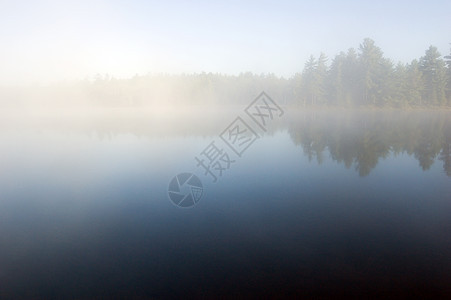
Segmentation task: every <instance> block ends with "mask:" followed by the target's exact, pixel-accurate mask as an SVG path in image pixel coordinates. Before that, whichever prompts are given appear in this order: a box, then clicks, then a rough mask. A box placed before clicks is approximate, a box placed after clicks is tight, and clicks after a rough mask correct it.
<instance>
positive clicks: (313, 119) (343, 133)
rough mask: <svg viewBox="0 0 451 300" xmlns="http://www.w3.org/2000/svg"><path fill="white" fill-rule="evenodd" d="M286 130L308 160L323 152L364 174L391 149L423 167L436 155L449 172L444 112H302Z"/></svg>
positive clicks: (450, 130) (450, 126)
mask: <svg viewBox="0 0 451 300" xmlns="http://www.w3.org/2000/svg"><path fill="white" fill-rule="evenodd" d="M300 114H301V116H298V117H297V118H296V119H295V121H292V122H290V125H289V129H288V130H289V133H290V136H291V138H292V140H293V142H294V143H295V144H296V145H300V146H301V147H302V149H303V151H304V153H305V154H306V155H307V157H308V158H309V160H312V159H314V158H316V160H317V161H318V162H319V163H321V162H322V161H323V159H324V155H325V152H326V151H328V153H329V155H330V157H331V158H332V159H333V160H334V161H337V162H339V163H343V164H344V165H345V166H346V167H347V168H350V167H352V166H354V168H355V169H356V171H357V172H358V173H359V175H360V176H366V175H368V174H369V173H370V172H371V170H372V169H374V167H376V165H377V163H378V162H379V160H380V159H381V158H382V159H383V158H386V157H387V156H388V155H390V154H394V155H396V154H399V153H407V154H409V155H412V156H414V157H415V158H416V159H417V160H418V162H419V165H420V167H421V168H422V169H423V170H428V169H429V168H430V167H431V166H432V164H433V163H434V161H435V160H436V159H437V158H438V159H439V160H441V161H443V168H444V170H445V173H446V174H447V175H448V176H451V120H450V118H449V113H447V112H439V111H437V112H428V113H425V112H420V111H415V112H405V111H390V112H386V111H385V112H382V111H353V112H344V111H342V113H337V112H336V111H334V112H302V113H300Z"/></svg>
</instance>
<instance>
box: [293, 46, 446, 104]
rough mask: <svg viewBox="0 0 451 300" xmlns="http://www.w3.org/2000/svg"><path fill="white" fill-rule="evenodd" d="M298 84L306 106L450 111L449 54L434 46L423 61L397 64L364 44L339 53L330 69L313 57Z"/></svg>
mask: <svg viewBox="0 0 451 300" xmlns="http://www.w3.org/2000/svg"><path fill="white" fill-rule="evenodd" d="M296 82H297V86H296V90H295V92H296V96H297V97H296V98H297V99H299V100H301V101H302V104H303V105H307V104H310V105H321V104H332V105H340V106H350V105H374V106H385V105H390V106H398V107H402V106H417V105H419V106H423V105H434V106H446V105H451V54H450V55H448V56H445V57H444V58H442V56H441V54H440V53H439V52H438V50H437V48H436V47H434V46H430V47H429V48H428V49H427V50H426V51H425V54H424V56H422V57H421V58H420V59H415V60H413V61H412V62H411V63H407V64H405V63H401V62H398V63H397V64H394V63H393V61H392V60H390V59H388V58H386V57H384V55H383V52H382V50H381V49H380V48H379V47H378V46H376V44H375V42H374V41H373V40H372V39H369V38H366V39H364V41H363V42H362V44H360V46H359V48H358V50H357V51H356V50H355V49H354V48H351V49H349V50H348V51H347V52H346V53H345V52H340V53H339V54H338V55H336V56H335V57H334V59H333V60H332V62H331V64H330V65H327V57H326V56H325V55H324V54H323V53H321V54H320V55H319V57H318V58H317V59H315V58H314V57H313V56H311V57H310V59H309V60H308V61H307V62H306V64H305V67H304V70H303V72H302V74H300V76H299V78H298V79H297V80H296Z"/></svg>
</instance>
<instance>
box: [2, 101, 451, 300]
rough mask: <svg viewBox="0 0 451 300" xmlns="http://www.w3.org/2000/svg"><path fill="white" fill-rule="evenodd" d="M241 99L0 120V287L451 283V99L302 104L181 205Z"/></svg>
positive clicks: (441, 286)
mask: <svg viewBox="0 0 451 300" xmlns="http://www.w3.org/2000/svg"><path fill="white" fill-rule="evenodd" d="M240 109H241V108H237V109H234V108H233V109H230V110H229V111H228V112H223V111H221V112H220V113H219V112H218V111H207V110H203V111H202V114H198V113H197V114H196V113H195V112H194V110H193V111H190V112H187V113H185V114H181V113H180V114H164V116H163V115H159V114H152V113H147V112H133V113H124V112H114V111H113V112H111V111H110V112H108V113H101V114H99V113H98V112H94V113H93V112H78V113H75V112H71V113H67V112H61V114H52V116H45V115H44V114H40V115H36V114H35V115H33V114H28V115H26V117H24V116H23V115H22V114H21V117H18V114H16V115H15V114H14V113H10V114H3V115H2V116H1V117H0V147H1V149H2V156H1V157H0V283H1V284H0V298H5V299H10V298H23V299H30V298H42V299H48V298H96V297H98V298H100V297H109V298H111V297H128V298H130V297H135V298H168V297H169V296H172V297H176V298H180V297H197V298H199V297H214V296H217V295H218V294H220V295H224V296H241V297H246V296H248V295H262V296H278V295H279V292H280V291H284V293H285V294H288V295H303V296H333V297H339V296H350V295H354V296H355V295H357V296H360V297H364V296H365V295H367V293H371V294H372V295H379V296H381V297H382V296H384V295H386V293H388V292H390V294H391V295H394V296H412V297H413V296H418V295H420V296H421V295H422V294H424V295H426V294H427V295H428V296H430V295H433V296H435V297H434V298H440V297H446V296H449V295H451V290H450V288H449V287H450V286H451V276H450V274H451V241H450V239H449V232H451V218H449V216H450V215H451V201H450V199H451V184H450V179H451V178H450V165H451V155H450V145H451V117H450V112H447V111H434V112H431V111H429V112H424V111H411V112H405V111H404V112H401V111H388V112H387V111H353V112H351V113H350V112H346V111H344V110H339V111H295V110H288V109H287V110H286V112H287V116H286V117H284V118H283V119H281V120H280V121H278V122H276V123H273V124H272V126H271V131H270V132H268V133H267V134H265V135H263V133H262V132H259V134H261V135H263V138H262V139H260V140H258V141H257V142H256V143H255V144H254V145H253V146H252V147H251V148H249V151H248V152H246V153H245V155H244V156H243V157H242V158H241V159H240V160H239V162H237V164H236V165H234V166H233V167H231V168H230V170H228V171H227V173H226V174H225V175H224V176H223V177H222V178H221V179H220V180H219V181H218V183H216V184H213V183H212V182H211V180H209V178H208V177H206V176H204V175H203V173H202V172H201V171H199V170H197V173H198V176H199V178H200V179H201V180H202V181H203V184H204V187H205V196H204V197H203V198H202V199H201V201H200V202H199V204H198V205H196V206H195V207H194V208H193V209H178V208H176V207H175V206H174V205H172V204H171V203H170V201H169V200H168V196H167V188H168V182H169V180H170V179H171V178H173V176H174V175H176V174H177V173H179V172H181V171H196V167H195V161H194V156H195V155H196V154H198V153H199V152H200V151H201V150H202V149H203V148H205V146H206V145H208V143H209V142H210V141H211V140H212V138H214V137H217V136H218V135H219V134H220V133H221V132H222V130H223V128H225V127H226V126H227V125H228V123H229V122H230V120H233V119H234V117H235V116H236V115H237V114H239V113H240V112H241V111H240Z"/></svg>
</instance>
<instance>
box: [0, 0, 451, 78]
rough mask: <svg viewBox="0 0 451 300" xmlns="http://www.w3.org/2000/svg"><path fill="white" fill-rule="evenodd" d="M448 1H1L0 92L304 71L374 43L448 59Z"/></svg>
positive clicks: (398, 54) (397, 56) (405, 56)
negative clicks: (82, 82) (88, 81)
mask: <svg viewBox="0 0 451 300" xmlns="http://www.w3.org/2000/svg"><path fill="white" fill-rule="evenodd" d="M450 11H451V1H393V0H392V1H385V0H384V1H333V0H329V1H144V0H143V1H96V0H92V1H72V0H71V1H20V0H12V1H3V0H0V84H3V85H4V84H6V85H8V84H15V83H30V82H39V83H46V82H52V81H60V80H70V79H83V78H86V77H92V76H93V75H95V74H96V73H101V74H105V73H109V74H110V75H113V76H116V77H130V76H133V75H134V74H147V73H160V72H164V73H182V72H185V73H191V72H202V71H205V72H215V73H216V72H219V73H228V74H238V73H240V72H246V71H251V72H255V73H275V74H276V75H282V76H286V77H289V76H292V75H293V74H295V73H296V72H300V71H302V68H303V66H304V63H305V61H306V60H307V59H308V56H309V55H310V54H313V55H315V56H318V54H319V53H320V52H321V51H323V52H325V53H326V54H327V55H328V56H329V58H330V59H331V58H333V57H334V56H335V54H337V53H338V52H339V51H346V50H347V49H348V48H350V47H355V48H357V47H358V45H359V44H360V43H361V42H362V40H363V39H364V38H365V37H370V38H372V39H374V40H375V42H376V44H377V45H378V46H379V47H381V48H382V50H383V51H384V53H385V55H386V56H387V57H389V58H392V59H394V60H395V61H398V60H400V61H403V62H410V61H411V60H412V59H414V58H419V57H420V56H422V55H423V54H424V51H425V50H426V49H427V48H428V47H429V45H434V46H437V47H438V49H439V51H440V52H441V53H442V54H444V55H447V54H449V51H450V47H451V45H450V43H451V35H450V33H451V17H450V16H449V12H450Z"/></svg>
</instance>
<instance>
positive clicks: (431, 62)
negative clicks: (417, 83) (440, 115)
mask: <svg viewBox="0 0 451 300" xmlns="http://www.w3.org/2000/svg"><path fill="white" fill-rule="evenodd" d="M440 57H441V54H440V53H439V52H438V50H437V48H436V47H434V46H430V47H429V49H428V50H426V53H425V55H424V56H423V57H421V59H420V70H421V72H422V73H423V78H424V83H425V85H424V92H423V100H425V101H426V102H427V103H429V104H433V105H444V104H445V103H446V98H445V87H446V73H445V72H446V71H445V63H444V61H443V60H442V59H441V58H440Z"/></svg>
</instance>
